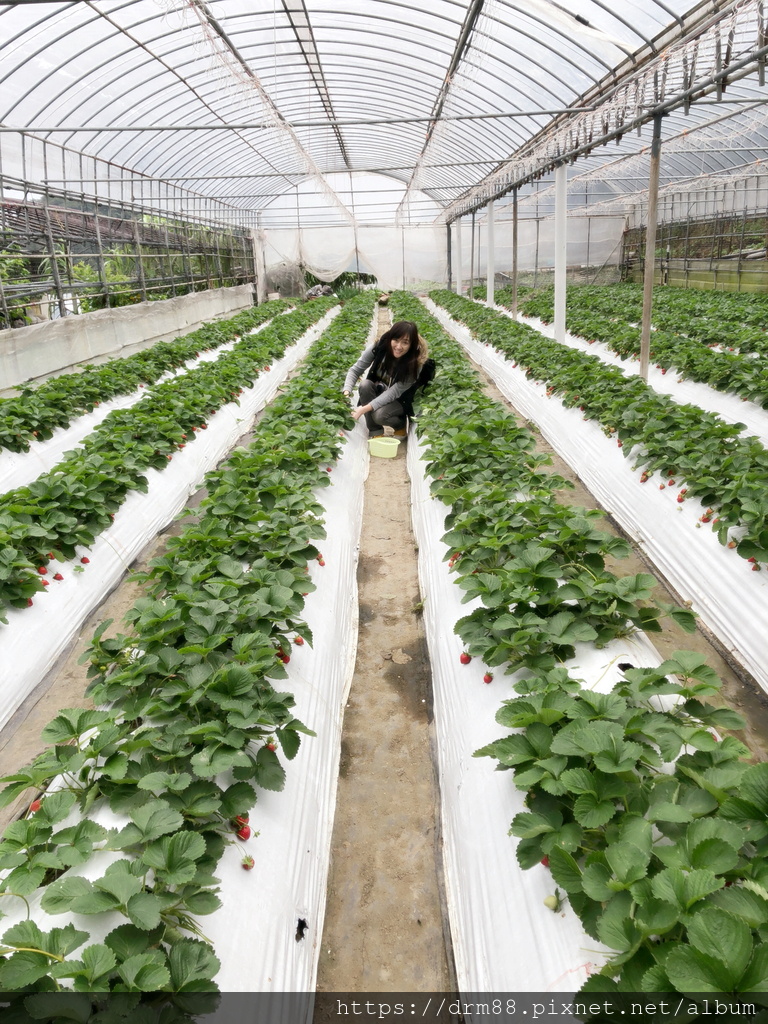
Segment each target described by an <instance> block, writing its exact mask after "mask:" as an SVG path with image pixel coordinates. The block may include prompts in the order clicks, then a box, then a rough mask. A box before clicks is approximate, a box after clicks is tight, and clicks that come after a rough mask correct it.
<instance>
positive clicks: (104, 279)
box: [93, 203, 111, 309]
mask: <svg viewBox="0 0 768 1024" xmlns="http://www.w3.org/2000/svg"><path fill="white" fill-rule="evenodd" d="M93 226H94V228H95V229H96V245H97V246H98V249H99V277H100V278H101V287H102V288H103V289H104V303H105V305H106V307H107V309H109V308H110V305H111V303H110V301H109V284H108V282H107V265H106V263H105V262H104V249H103V247H102V244H101V225H100V224H99V204H98V203H96V209H95V212H94V215H93Z"/></svg>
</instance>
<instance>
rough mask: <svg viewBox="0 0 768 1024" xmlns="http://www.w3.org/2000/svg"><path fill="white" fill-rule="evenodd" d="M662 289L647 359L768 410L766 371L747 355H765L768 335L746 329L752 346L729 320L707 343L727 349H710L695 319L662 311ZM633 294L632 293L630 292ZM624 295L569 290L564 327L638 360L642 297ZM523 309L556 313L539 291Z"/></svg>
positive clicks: (657, 298) (616, 291) (610, 291)
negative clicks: (737, 347) (754, 338)
mask: <svg viewBox="0 0 768 1024" xmlns="http://www.w3.org/2000/svg"><path fill="white" fill-rule="evenodd" d="M666 292H667V289H657V291H656V292H655V293H654V322H655V323H656V324H657V325H658V327H657V329H656V330H654V331H653V333H652V335H651V358H652V361H653V362H654V363H655V364H656V365H657V367H659V368H662V369H663V370H664V371H665V372H666V371H667V370H674V372H675V373H676V374H677V375H678V376H679V377H681V378H686V379H688V380H695V381H699V382H700V383H703V384H708V385H709V386H710V387H712V388H714V389H715V390H716V391H726V392H733V393H734V394H737V395H739V396H740V397H741V398H745V399H748V400H749V401H753V402H757V403H758V404H759V405H761V406H762V407H763V408H768V371H767V370H766V368H765V366H764V364H763V361H762V360H761V359H754V358H752V357H751V356H750V355H748V354H747V353H750V352H754V351H761V352H762V353H763V354H768V338H767V337H766V335H765V333H764V332H763V330H762V328H750V329H749V330H750V331H751V333H752V334H756V335H759V340H760V345H759V347H755V343H754V342H753V344H751V345H750V344H749V343H748V342H747V341H746V340H745V339H744V337H743V332H744V328H743V327H742V328H740V329H739V328H737V327H736V326H735V325H733V324H731V325H729V326H728V327H727V328H725V329H724V328H723V327H722V326H720V327H719V328H718V330H719V334H718V336H717V339H718V340H717V342H715V341H712V342H711V344H716V343H717V344H719V345H724V346H726V347H727V348H728V349H729V351H712V349H711V348H710V347H708V344H702V342H701V340H700V339H699V336H697V334H696V333H695V332H696V331H697V326H696V323H697V322H696V319H695V318H692V317H691V316H690V315H683V314H681V313H674V314H672V315H670V312H669V311H668V310H665V309H664V299H665V296H666ZM631 294H632V295H633V296H634V291H632V292H631ZM624 295H625V292H624V289H623V288H618V289H617V288H613V289H611V288H608V289H607V290H603V289H599V288H570V289H568V329H569V330H570V331H571V332H572V333H573V334H577V335H580V336H581V337H583V338H585V339H587V340H589V341H592V340H595V341H602V342H604V343H605V344H606V345H607V346H608V348H610V349H611V350H612V351H614V352H616V353H617V354H618V355H620V356H621V358H622V359H630V358H631V359H636V358H639V355H640V323H639V321H640V320H641V318H642V299H641V298H640V305H639V306H638V305H637V303H630V302H627V301H624V302H622V299H623V298H624ZM499 301H500V302H501V301H502V299H500V300H499ZM523 310H524V312H526V313H528V314H530V315H540V316H541V318H542V319H544V320H546V321H547V322H551V321H552V319H553V317H554V307H553V305H552V299H551V293H550V292H543V293H539V294H538V295H537V296H535V297H534V298H532V299H530V300H529V301H528V302H527V303H525V304H524V307H523ZM534 310H536V311H537V312H536V313H535V314H534V312H533V311H534ZM711 330H712V325H711V324H710V330H709V332H707V333H706V334H705V337H707V338H708V337H711ZM740 332H741V335H740ZM740 337H741V340H740ZM735 344H736V345H741V353H740V354H733V347H734V345H735Z"/></svg>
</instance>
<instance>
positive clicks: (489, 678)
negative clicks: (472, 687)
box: [483, 672, 493, 683]
mask: <svg viewBox="0 0 768 1024" xmlns="http://www.w3.org/2000/svg"><path fill="white" fill-rule="evenodd" d="M483 682H484V683H492V682H493V676H492V675H491V673H490V672H486V673H485V675H484V676H483Z"/></svg>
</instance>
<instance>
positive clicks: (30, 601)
mask: <svg viewBox="0 0 768 1024" xmlns="http://www.w3.org/2000/svg"><path fill="white" fill-rule="evenodd" d="M31 607H32V598H31V597H28V598H27V608H31Z"/></svg>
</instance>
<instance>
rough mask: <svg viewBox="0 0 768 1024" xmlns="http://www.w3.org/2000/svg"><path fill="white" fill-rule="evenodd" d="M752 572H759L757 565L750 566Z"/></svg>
mask: <svg viewBox="0 0 768 1024" xmlns="http://www.w3.org/2000/svg"><path fill="white" fill-rule="evenodd" d="M752 572H760V566H759V565H753V566H752Z"/></svg>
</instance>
